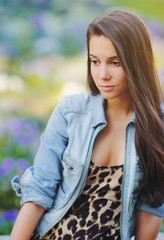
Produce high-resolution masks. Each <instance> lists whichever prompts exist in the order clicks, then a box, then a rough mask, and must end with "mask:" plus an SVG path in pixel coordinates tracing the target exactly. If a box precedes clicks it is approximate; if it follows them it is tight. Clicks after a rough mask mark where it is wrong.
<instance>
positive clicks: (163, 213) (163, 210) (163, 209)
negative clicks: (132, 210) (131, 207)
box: [137, 200, 164, 217]
mask: <svg viewBox="0 0 164 240" xmlns="http://www.w3.org/2000/svg"><path fill="white" fill-rule="evenodd" d="M137 209H138V210H141V211H144V212H148V213H151V214H154V215H156V216H159V217H164V203H163V204H162V205H161V206H160V207H157V208H152V207H150V206H149V205H147V204H146V203H144V202H143V201H141V200H139V201H138V203H137Z"/></svg>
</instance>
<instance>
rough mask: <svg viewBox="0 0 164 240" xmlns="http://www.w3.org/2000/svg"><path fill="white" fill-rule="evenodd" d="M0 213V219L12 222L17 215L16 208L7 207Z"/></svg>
mask: <svg viewBox="0 0 164 240" xmlns="http://www.w3.org/2000/svg"><path fill="white" fill-rule="evenodd" d="M0 215H1V217H0V219H2V220H3V221H10V222H13V223H14V222H15V220H16V217H17V215H18V211H17V210H16V209H9V210H8V211H6V212H2V213H1V214H0Z"/></svg>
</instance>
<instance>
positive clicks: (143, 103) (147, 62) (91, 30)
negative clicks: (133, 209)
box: [87, 10, 164, 207]
mask: <svg viewBox="0 0 164 240" xmlns="http://www.w3.org/2000/svg"><path fill="white" fill-rule="evenodd" d="M94 35H96V36H100V35H104V36H106V37H107V38H109V39H110V40H111V41H112V43H113V45H114V46H115V48H116V51H117V54H118V57H119V59H120V62H121V65H122V68H123V70H124V72H125V75H126V79H127V82H128V86H129V91H130V95H131V99H132V102H133V107H134V111H135V116H136V135H135V143H136V150H137V152H138V155H139V158H140V167H141V170H142V173H143V174H142V176H143V177H142V179H141V182H140V184H139V187H138V189H137V190H136V191H137V192H138V193H141V192H144V201H145V202H146V203H148V204H149V205H150V206H152V207H157V206H160V205H161V204H162V203H163V202H164V124H163V121H162V119H163V113H162V111H161V107H160V105H161V104H162V103H163V96H162V91H161V88H160V83H159V79H158V76H157V72H156V69H155V64H154V59H153V51H152V47H151V42H150V37H149V33H148V29H147V27H146V26H145V24H144V23H143V21H142V20H141V19H140V18H139V17H138V16H136V15H135V14H133V13H130V12H127V11H123V10H115V11H113V12H111V13H110V14H109V15H107V16H103V17H100V18H97V19H95V20H94V21H93V22H92V23H91V24H90V25H89V27H88V30H87V48H88V76H87V82H88V85H89V88H90V90H91V92H92V94H94V95H96V94H98V93H99V90H98V89H97V87H96V85H95V84H94V81H93V78H92V75H91V70H90V65H91V63H90V58H89V42H90V38H91V37H92V36H94Z"/></svg>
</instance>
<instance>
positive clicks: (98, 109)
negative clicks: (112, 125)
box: [91, 94, 135, 127]
mask: <svg viewBox="0 0 164 240" xmlns="http://www.w3.org/2000/svg"><path fill="white" fill-rule="evenodd" d="M91 97H92V107H93V121H92V127H96V126H97V125H99V124H107V121H106V117H105V112H104V106H105V99H104V98H103V97H102V95H101V94H98V95H95V96H93V95H91ZM130 123H135V113H133V115H132V116H131V118H130V120H129V122H128V124H130Z"/></svg>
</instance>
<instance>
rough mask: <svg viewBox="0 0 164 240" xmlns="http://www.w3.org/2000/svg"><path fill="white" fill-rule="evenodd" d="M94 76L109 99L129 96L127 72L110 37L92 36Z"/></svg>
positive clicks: (97, 84)
mask: <svg viewBox="0 0 164 240" xmlns="http://www.w3.org/2000/svg"><path fill="white" fill-rule="evenodd" d="M89 49H90V50H89V57H90V61H91V74H92V78H93V80H94V82H95V84H96V86H97V88H98V89H99V91H100V93H101V94H102V96H103V97H104V98H105V99H107V100H110V99H114V98H120V99H122V98H124V97H126V98H127V97H128V96H129V89H128V84H127V80H126V77H125V73H124V71H123V69H122V67H121V64H120V61H119V58H118V56H117V52H116V49H115V47H114V45H113V43H112V42H111V41H110V39H109V38H107V37H105V36H103V35H101V36H92V37H91V39H90V42H89Z"/></svg>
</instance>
